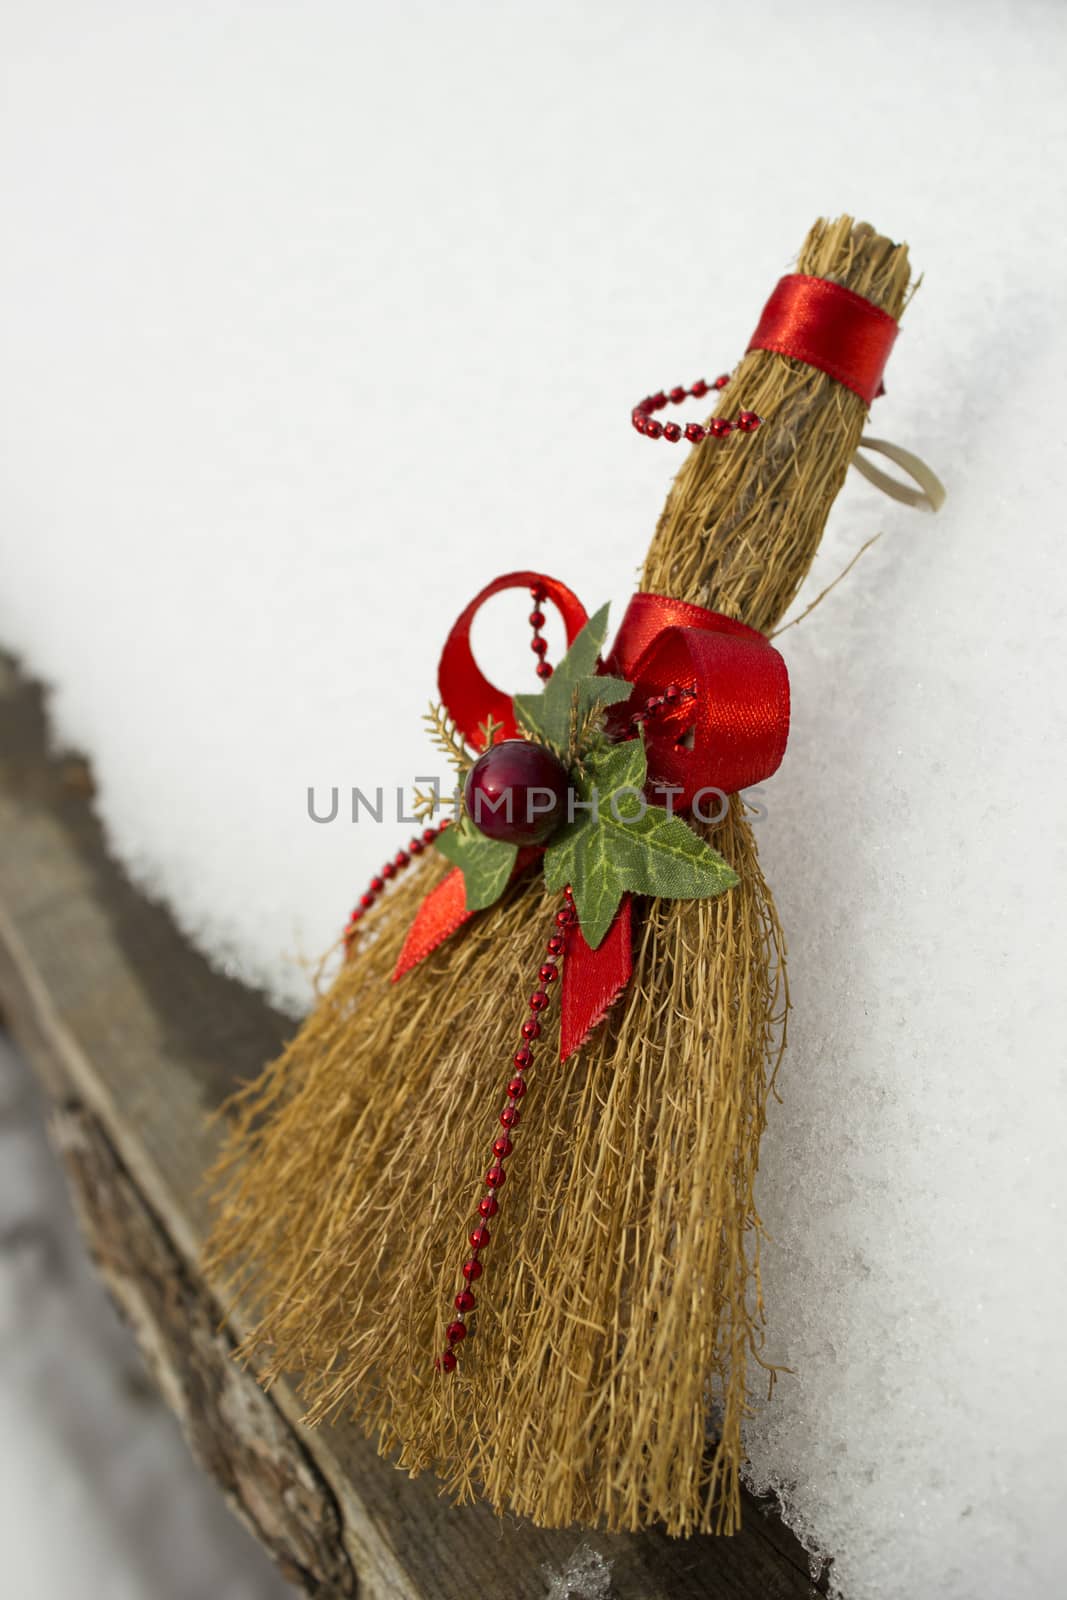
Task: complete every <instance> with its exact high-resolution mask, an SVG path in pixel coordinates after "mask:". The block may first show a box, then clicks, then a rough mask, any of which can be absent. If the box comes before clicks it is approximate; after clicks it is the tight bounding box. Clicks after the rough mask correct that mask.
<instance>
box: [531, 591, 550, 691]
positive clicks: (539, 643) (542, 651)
mask: <svg viewBox="0 0 1067 1600" xmlns="http://www.w3.org/2000/svg"><path fill="white" fill-rule="evenodd" d="M530 599H531V600H532V601H533V603H534V608H533V610H532V611H531V612H530V619H529V620H530V627H531V628H532V629H533V638H532V639H531V640H530V649H531V650H532V651H533V653H534V655H535V656H536V657H537V676H538V677H539V678H540V680H541V682H542V683H547V682H548V680H549V678H551V676H552V663H551V662H550V661H546V660H545V656H546V655H547V653H548V640H547V639H546V638H544V637H543V636H542V633H541V629H542V628H543V627H544V625H545V614H544V612H543V611H542V610H541V607H542V606H543V605H544V603H545V601H546V600H547V599H548V591H547V590H546V589H543V588H542V587H541V585H540V584H539V583H538V584H534V586H533V588H532V589H531V590H530Z"/></svg>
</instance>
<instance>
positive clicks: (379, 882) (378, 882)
mask: <svg viewBox="0 0 1067 1600" xmlns="http://www.w3.org/2000/svg"><path fill="white" fill-rule="evenodd" d="M384 888H385V879H384V878H372V879H371V881H370V892H371V894H381V892H382V890H383V889H384Z"/></svg>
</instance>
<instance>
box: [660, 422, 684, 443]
mask: <svg viewBox="0 0 1067 1600" xmlns="http://www.w3.org/2000/svg"><path fill="white" fill-rule="evenodd" d="M663 437H664V438H665V439H669V440H670V442H671V444H677V443H678V440H679V439H680V438H681V437H682V430H681V428H680V427H679V426H678V424H677V422H666V423H664V425H663Z"/></svg>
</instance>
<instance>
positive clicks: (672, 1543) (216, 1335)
mask: <svg viewBox="0 0 1067 1600" xmlns="http://www.w3.org/2000/svg"><path fill="white" fill-rule="evenodd" d="M91 792H92V784H91V778H90V776H89V774H88V771H87V769H86V767H85V765H84V763H81V762H79V761H77V760H76V759H62V758H59V757H56V756H54V755H50V754H49V751H48V744H47V736H46V729H45V722H44V713H43V705H42V697H41V694H40V691H39V690H38V689H37V688H35V687H34V686H32V685H31V684H29V683H28V682H26V680H25V679H23V678H21V677H20V676H19V674H18V673H17V671H16V670H15V667H14V664H13V663H11V662H10V661H9V660H7V659H6V658H2V657H0V1006H2V1008H3V1013H4V1017H5V1019H6V1021H7V1023H8V1025H9V1026H10V1027H11V1029H12V1031H13V1033H14V1034H15V1036H16V1037H17V1038H18V1039H19V1041H20V1043H21V1044H22V1046H23V1048H24V1049H25V1051H26V1053H27V1055H28V1056H29V1057H30V1059H31V1061H32V1062H33V1063H34V1065H35V1066H36V1068H37V1070H38V1073H39V1076H40V1077H41V1078H42V1080H43V1081H44V1083H45V1085H46V1087H47V1089H48V1091H49V1093H50V1095H51V1097H52V1100H53V1104H54V1106H55V1108H56V1109H55V1113H54V1132H55V1137H56V1142H57V1146H58V1148H59V1150H60V1153H61V1156H62V1157H63V1160H64V1164H65V1166H66V1169H67V1171H68V1174H69V1175H70V1179H71V1183H72V1187H73V1189H74V1193H75V1200H76V1204H77V1206H78V1209H79V1213H80V1215H81V1217H82V1221H83V1225H84V1227H85V1230H86V1233H87V1236H88V1239H89V1243H90V1248H91V1250H92V1251H93V1253H94V1255H95V1257H96V1259H97V1261H98V1262H99V1263H100V1266H101V1269H102V1271H103V1273H104V1275H105V1278H106V1280H107V1281H108V1283H109V1286H110V1287H111V1290H112V1293H113V1294H114V1296H115V1298H116V1300H117V1302H118V1304H119V1306H120V1308H121V1309H122V1311H123V1312H124V1314H125V1316H126V1317H127V1319H128V1320H129V1321H130V1322H131V1324H132V1326H133V1327H134V1330H135V1332H136V1333H137V1335H138V1338H139V1341H140V1343H141V1346H142V1349H143V1350H144V1352H145V1355H146V1360H147V1362H148V1365H149V1367H150V1369H151V1370H152V1372H153V1373H154V1375H155V1377H156V1379H157V1381H158V1382H159V1384H160V1387H161V1389H162V1391H163V1393H164V1395H165V1397H166V1398H167V1399H168V1401H169V1402H170V1404H171V1405H172V1406H173V1408H174V1409H175V1410H176V1411H177V1413H178V1415H179V1418H180V1419H181V1421H182V1423H183V1426H184V1428H185V1431H186V1434H187V1436H188V1438H189V1440H190V1443H191V1446H192V1448H193V1450H194V1452H195V1453H196V1455H197V1457H198V1459H199V1460H200V1462H201V1463H202V1464H203V1465H204V1466H205V1468H206V1469H207V1470H208V1471H210V1472H211V1473H212V1474H213V1475H214V1476H215V1478H216V1479H217V1480H218V1482H219V1483H220V1486H221V1487H222V1489H223V1491H224V1492H225V1493H226V1494H227V1496H228V1498H229V1499H230V1501H231V1503H233V1504H234V1505H235V1507H236V1509H237V1510H238V1511H239V1513H240V1514H241V1515H242V1516H243V1517H244V1519H245V1520H246V1521H247V1522H248V1524H249V1525H250V1526H251V1527H252V1529H253V1530H254V1532H255V1533H256V1534H257V1536H258V1537H259V1538H260V1539H261V1540H262V1542H263V1543H264V1544H265V1545H266V1547H267V1549H268V1550H269V1551H270V1552H271V1554H272V1555H273V1556H274V1557H275V1559H276V1560H277V1561H278V1563H279V1565H280V1566H281V1568H282V1570H283V1571H284V1572H285V1573H286V1575H287V1576H288V1577H289V1578H290V1580H291V1581H292V1582H294V1583H295V1584H297V1585H298V1586H299V1587H301V1588H302V1589H303V1590H304V1592H305V1593H307V1594H312V1595H320V1596H325V1595H328V1596H334V1595H336V1596H347V1595H353V1594H355V1593H356V1592H357V1589H358V1592H360V1593H362V1594H364V1595H368V1596H379V1595H380V1596H391V1597H398V1600H409V1597H410V1600H453V1597H454V1600H461V1597H462V1600H469V1597H470V1595H471V1594H477V1593H480V1592H486V1593H492V1594H498V1593H500V1592H501V1583H502V1579H503V1580H504V1581H505V1588H506V1592H507V1594H508V1596H509V1600H541V1597H543V1596H545V1595H547V1594H548V1593H549V1592H550V1591H551V1592H552V1593H554V1594H557V1595H561V1594H565V1593H566V1592H567V1584H566V1579H565V1576H564V1575H566V1574H567V1573H568V1572H573V1571H575V1570H577V1569H579V1568H580V1567H581V1565H582V1564H583V1562H585V1563H588V1561H589V1560H590V1559H592V1557H591V1554H590V1553H592V1554H593V1555H598V1556H600V1557H601V1558H602V1560H603V1562H604V1564H605V1565H604V1568H603V1569H601V1570H602V1571H603V1572H604V1573H605V1574H606V1576H605V1578H604V1582H605V1583H606V1584H607V1587H605V1588H604V1590H603V1593H604V1594H605V1596H607V1595H611V1596H613V1597H615V1600H690V1597H693V1600H696V1597H697V1596H700V1597H711V1600H757V1597H758V1600H801V1597H804V1600H807V1597H810V1596H813V1595H815V1594H816V1593H819V1592H822V1591H823V1590H824V1583H820V1584H818V1585H814V1584H813V1583H812V1581H811V1579H810V1577H809V1571H808V1560H807V1557H806V1555H805V1553H804V1552H803V1551H802V1550H801V1549H800V1547H799V1546H798V1545H797V1543H796V1541H795V1540H794V1539H793V1538H792V1537H791V1536H790V1535H789V1534H788V1533H787V1532H786V1531H785V1529H783V1528H782V1526H781V1524H780V1523H779V1522H778V1521H777V1520H776V1519H775V1518H774V1517H773V1516H770V1515H768V1514H766V1512H765V1511H764V1509H763V1508H760V1507H758V1506H756V1505H755V1504H754V1503H753V1502H749V1503H748V1505H747V1506H746V1517H745V1526H744V1529H743V1531H742V1533H741V1534H739V1535H738V1536H737V1537H735V1538H733V1539H721V1540H716V1539H713V1538H694V1539H690V1540H670V1539H667V1538H666V1537H664V1536H662V1535H660V1534H658V1533H656V1532H655V1531H652V1532H650V1533H646V1534H642V1535H634V1536H619V1537H613V1536H607V1535H600V1534H596V1533H590V1532H588V1531H585V1530H581V1529H574V1530H569V1531H566V1532H546V1531H544V1530H541V1529H537V1528H534V1527H532V1526H531V1525H529V1524H527V1523H524V1522H520V1521H518V1520H515V1519H509V1520H500V1519H498V1518H496V1517H495V1516H494V1515H493V1514H492V1513H491V1512H490V1511H489V1510H488V1509H487V1508H486V1507H484V1506H464V1507H458V1508H457V1507H453V1506H451V1505H450V1504H449V1503H448V1502H447V1501H446V1500H444V1499H442V1498H441V1496H440V1495H439V1494H438V1493H437V1492H436V1489H435V1487H434V1484H433V1482H432V1481H431V1480H430V1479H429V1478H420V1479H417V1480H411V1479H408V1478H406V1477H405V1476H403V1475H402V1474H401V1473H399V1472H397V1471H396V1470H395V1469H394V1468H393V1467H392V1466H391V1465H390V1464H389V1463H388V1462H386V1461H383V1460H382V1459H381V1458H380V1457H379V1456H378V1455H377V1454H376V1452H375V1450H374V1448H373V1446H372V1445H371V1444H370V1443H368V1441H367V1440H365V1439H364V1438H363V1437H362V1436H361V1435H359V1434H358V1433H356V1432H354V1431H353V1430H350V1429H347V1428H344V1427H330V1428H326V1427H323V1428H317V1429H314V1430H309V1429H306V1428H304V1427H302V1426H301V1424H300V1421H299V1406H298V1404H297V1402H296V1401H295V1399H294V1397H293V1395H292V1393H291V1391H290V1390H289V1389H288V1387H287V1386H286V1385H285V1384H279V1385H276V1386H275V1388H274V1389H272V1390H271V1392H270V1394H269V1395H264V1394H263V1391H262V1390H261V1389H260V1388H259V1386H258V1385H257V1384H256V1383H255V1381H254V1378H253V1377H252V1375H251V1374H249V1373H248V1372H246V1371H244V1370H243V1369H242V1368H241V1367H239V1366H238V1365H237V1364H236V1363H234V1362H233V1361H232V1360H231V1358H230V1352H231V1350H232V1348H233V1346H234V1344H235V1343H236V1342H237V1340H238V1339H239V1338H240V1336H241V1333H242V1331H243V1330H242V1329H241V1328H240V1327H239V1326H236V1327H235V1326H230V1327H227V1326H225V1324H224V1323H223V1320H222V1317H221V1313H220V1310H219V1306H218V1303H217V1300H216V1296H215V1294H214V1292H213V1289H212V1286H211V1285H210V1284H208V1283H205V1282H204V1281H203V1279H202V1276H201V1275H200V1273H199V1271H198V1269H197V1266H196V1263H197V1261H198V1257H199V1250H200V1245H201V1242H202V1239H203V1236H204V1232H205V1229H206V1225H207V1220H208V1219H207V1207H206V1202H205V1198H204V1195H203V1193H202V1190H201V1182H202V1175H203V1172H204V1170H205V1168H206V1167H207V1165H208V1164H209V1162H210V1160H211V1158H212V1155H213V1153H214V1151H215V1148H216V1143H217V1134H216V1132H215V1131H213V1130H212V1129H211V1128H210V1127H209V1126H208V1123H207V1114H208V1113H209V1112H211V1111H213V1110H214V1109H215V1108H217V1106H218V1105H219V1104H220V1103H221V1101H222V1100H223V1099H224V1098H225V1097H226V1095H227V1094H228V1093H229V1092H230V1091H231V1090H232V1089H233V1088H234V1086H235V1085H236V1084H237V1082H238V1081H239V1080H242V1079H247V1078H249V1077H251V1076H253V1075H254V1074H255V1073H256V1072H257V1071H258V1069H259V1067H260V1065H261V1064H262V1062H263V1061H265V1060H267V1059H268V1058H269V1057H270V1056H272V1055H274V1054H276V1052H277V1050H278V1048H279V1045H280V1043H281V1042H282V1040H283V1039H284V1037H285V1035H286V1033H287V1032H288V1031H290V1030H291V1027H292V1024H290V1023H289V1022H288V1021H287V1020H286V1019H285V1018H283V1017H282V1016H280V1015H279V1014H278V1013H277V1012H276V1011H273V1010H272V1009H271V1008H270V1007H269V1006H268V1005H267V1004H266V1003H265V1002H264V1000H263V998H262V997H261V996H260V995H258V994H257V993H255V992H254V991H252V990H250V989H248V988H245V987H244V986H242V985H241V984H239V983H237V982H235V981H233V980H232V979H229V978H226V977H223V976H221V975H220V974H219V973H217V972H214V971H213V970H212V969H211V968H210V967H209V966H208V965H207V963H206V962H205V961H204V960H203V958H202V957H201V956H199V955H198V954H197V953H196V952H195V951H194V950H193V949H192V948H191V947H190V946H189V944H188V943H187V942H186V941H185V940H184V938H183V937H182V935H181V934H180V933H179V931H178V930H177V928H176V927H175V925H174V923H173V921H172V919H171V918H170V916H169V915H168V914H167V912H166V911H165V910H163V909H162V908H161V907H160V906H158V905H154V904H153V903H152V902H151V901H150V900H149V899H148V898H146V897H145V896H144V895H143V894H141V893H140V892H139V891H138V890H137V889H136V888H134V887H133V886H132V885H131V884H130V882H129V881H128V879H127V878H126V877H125V876H124V874H123V873H122V872H121V871H120V869H119V868H118V867H117V866H116V865H115V864H114V862H113V861H112V860H111V859H110V857H109V855H108V853H107V849H106V845H105V841H104V839H103V837H102V835H101V831H100V828H99V825H98V823H97V821H96V819H95V816H94V814H93V810H92V805H91Z"/></svg>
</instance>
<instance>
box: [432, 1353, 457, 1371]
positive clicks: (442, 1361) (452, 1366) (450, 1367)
mask: <svg viewBox="0 0 1067 1600" xmlns="http://www.w3.org/2000/svg"><path fill="white" fill-rule="evenodd" d="M434 1366H435V1367H443V1368H444V1369H445V1371H446V1372H455V1370H456V1353H455V1351H454V1350H446V1351H445V1353H444V1355H443V1356H438V1358H437V1360H436V1361H435V1362H434Z"/></svg>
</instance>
